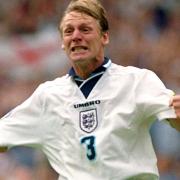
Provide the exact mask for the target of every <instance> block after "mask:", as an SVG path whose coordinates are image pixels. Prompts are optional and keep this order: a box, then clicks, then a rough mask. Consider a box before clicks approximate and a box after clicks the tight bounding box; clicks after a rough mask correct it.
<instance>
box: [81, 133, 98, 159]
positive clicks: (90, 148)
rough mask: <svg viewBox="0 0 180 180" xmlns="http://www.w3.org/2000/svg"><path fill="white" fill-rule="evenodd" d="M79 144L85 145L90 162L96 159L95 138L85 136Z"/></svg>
mask: <svg viewBox="0 0 180 180" xmlns="http://www.w3.org/2000/svg"><path fill="white" fill-rule="evenodd" d="M81 144H85V145H86V151H87V154H86V155H87V158H88V159H89V160H90V161H92V160H94V159H95V158H96V149H95V136H86V137H83V138H82V139H81Z"/></svg>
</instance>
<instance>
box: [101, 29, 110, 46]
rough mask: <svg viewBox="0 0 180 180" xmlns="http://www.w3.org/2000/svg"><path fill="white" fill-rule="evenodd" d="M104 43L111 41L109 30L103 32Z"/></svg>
mask: <svg viewBox="0 0 180 180" xmlns="http://www.w3.org/2000/svg"><path fill="white" fill-rule="evenodd" d="M102 43H103V45H107V44H108V43H109V32H108V31H107V32H103V34H102Z"/></svg>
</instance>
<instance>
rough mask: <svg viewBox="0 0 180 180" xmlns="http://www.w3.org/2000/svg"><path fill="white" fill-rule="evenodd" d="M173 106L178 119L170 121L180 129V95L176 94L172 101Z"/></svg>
mask: <svg viewBox="0 0 180 180" xmlns="http://www.w3.org/2000/svg"><path fill="white" fill-rule="evenodd" d="M170 106H173V107H174V109H175V113H176V115H177V118H176V119H170V120H169V122H170V124H171V126H172V127H174V128H175V129H177V130H178V131H180V95H175V96H174V97H173V99H172V101H171V103H170Z"/></svg>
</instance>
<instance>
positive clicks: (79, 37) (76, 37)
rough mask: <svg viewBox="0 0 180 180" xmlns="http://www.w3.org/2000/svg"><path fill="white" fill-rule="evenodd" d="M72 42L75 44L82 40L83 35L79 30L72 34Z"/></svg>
mask: <svg viewBox="0 0 180 180" xmlns="http://www.w3.org/2000/svg"><path fill="white" fill-rule="evenodd" d="M72 40H73V41H74V42H77V41H81V40H82V34H81V32H80V31H79V30H78V29H75V30H74V32H73V34H72Z"/></svg>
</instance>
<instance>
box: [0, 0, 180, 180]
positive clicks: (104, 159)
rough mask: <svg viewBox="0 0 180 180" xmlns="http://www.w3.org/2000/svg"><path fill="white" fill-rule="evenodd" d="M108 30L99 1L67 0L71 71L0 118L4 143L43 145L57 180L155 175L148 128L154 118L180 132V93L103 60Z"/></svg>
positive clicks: (150, 178)
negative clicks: (174, 94) (68, 0)
mask: <svg viewBox="0 0 180 180" xmlns="http://www.w3.org/2000/svg"><path fill="white" fill-rule="evenodd" d="M108 30H109V27H108V22H107V18H106V12H105V10H104V8H103V7H102V6H101V4H100V3H99V2H98V1H96V0H73V1H71V3H70V4H69V6H68V8H67V10H66V11H65V13H64V16H63V18H62V21H61V23H60V32H61V36H62V42H63V44H62V48H63V49H64V50H65V52H66V54H67V56H68V57H69V59H70V61H71V64H72V69H71V70H70V72H69V74H68V75H66V76H63V77H61V78H57V79H55V80H54V81H52V82H46V83H44V84H42V85H40V86H39V87H38V88H37V90H36V91H35V92H34V93H33V95H32V96H31V97H30V98H29V99H28V100H26V101H25V102H24V103H23V104H21V105H20V106H18V107H17V108H15V109H14V110H13V111H12V112H10V113H9V114H7V115H6V116H5V117H3V118H2V120H1V121H0V145H1V147H8V148H11V147H13V146H19V145H26V146H31V147H37V148H40V149H41V150H42V151H43V152H44V153H45V154H46V156H47V158H48V160H49V162H50V164H51V165H52V167H53V168H54V169H55V170H56V171H57V173H58V174H60V177H59V179H60V180H82V179H86V180H124V179H137V180H140V179H143V180H156V179H158V170H157V165H156V156H155V153H154V150H153V147H152V143H151V138H150V135H149V127H150V125H151V124H152V123H153V122H154V121H155V119H157V118H158V119H159V120H165V119H167V122H168V121H169V123H170V124H172V126H173V127H174V128H176V129H178V130H180V118H179V117H180V96H179V95H176V96H173V92H172V91H171V90H168V89H166V88H165V86H164V85H163V83H162V82H161V81H160V80H159V78H158V77H157V76H156V75H155V74H154V73H153V72H151V71H149V70H145V69H143V70H142V69H138V68H135V67H123V66H118V65H116V64H114V63H112V62H111V60H110V59H108V58H106V57H105V58H104V48H105V46H106V45H107V44H108V43H109V33H108ZM3 150H6V148H4V149H3V148H2V151H3Z"/></svg>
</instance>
